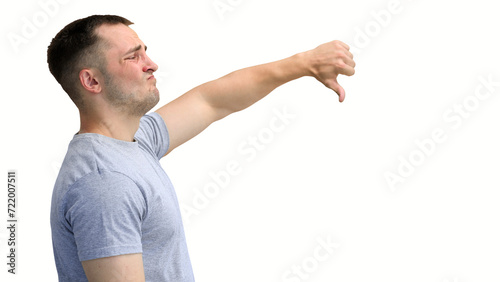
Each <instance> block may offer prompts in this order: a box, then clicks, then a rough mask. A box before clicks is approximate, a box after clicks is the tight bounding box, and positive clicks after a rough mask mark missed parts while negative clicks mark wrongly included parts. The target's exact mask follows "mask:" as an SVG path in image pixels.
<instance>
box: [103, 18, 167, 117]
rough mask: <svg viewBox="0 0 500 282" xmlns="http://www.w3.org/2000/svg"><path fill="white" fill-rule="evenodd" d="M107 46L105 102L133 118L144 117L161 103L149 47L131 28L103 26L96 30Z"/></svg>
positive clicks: (104, 51)
mask: <svg viewBox="0 0 500 282" xmlns="http://www.w3.org/2000/svg"><path fill="white" fill-rule="evenodd" d="M97 32H98V34H99V36H100V37H101V38H102V40H103V41H104V42H105V44H104V46H105V47H104V49H105V50H103V53H104V57H105V58H106V60H105V61H106V65H105V66H104V68H103V70H102V71H103V77H104V79H105V81H104V85H103V88H104V91H105V93H106V95H105V98H106V100H107V101H108V102H109V103H110V105H111V106H113V107H115V108H117V109H119V110H120V111H125V112H127V113H129V114H130V115H133V116H143V115H144V114H146V113H147V112H148V111H149V110H151V109H152V108H153V107H154V106H155V105H156V104H157V103H158V101H159V99H160V96H159V91H158V88H156V78H155V77H154V75H153V73H154V72H155V71H156V70H157V69H158V65H156V64H155V63H154V62H153V61H152V60H151V59H150V58H149V57H148V56H147V55H146V49H147V47H146V45H144V43H143V42H142V41H141V40H140V39H139V36H138V35H137V33H135V32H134V31H133V30H132V29H131V28H130V27H128V26H126V25H123V24H116V25H102V26H100V27H99V28H98V29H97Z"/></svg>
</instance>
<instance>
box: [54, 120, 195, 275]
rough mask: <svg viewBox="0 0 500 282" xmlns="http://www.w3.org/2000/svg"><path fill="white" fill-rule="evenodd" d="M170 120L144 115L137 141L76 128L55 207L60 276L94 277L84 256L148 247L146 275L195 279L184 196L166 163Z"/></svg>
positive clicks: (58, 182) (144, 251)
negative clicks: (179, 193)
mask: <svg viewBox="0 0 500 282" xmlns="http://www.w3.org/2000/svg"><path fill="white" fill-rule="evenodd" d="M168 145H169V137H168V132H167V127H166V125H165V123H164V121H163V119H162V118H161V116H160V115H158V114H157V113H152V114H149V115H146V116H144V117H143V118H142V119H141V122H140V126H139V130H138V131H137V133H136V135H135V141H134V142H125V141H121V140H117V139H113V138H110V137H106V136H103V135H99V134H95V133H84V134H79V135H75V136H74V138H73V140H72V141H71V143H70V144H69V147H68V152H67V154H66V157H65V159H64V162H63V164H62V167H61V170H60V172H59V175H58V177H57V180H56V184H55V187H54V191H53V195H52V207H51V214H50V221H51V228H52V244H53V249H54V257H55V262H56V267H57V272H58V274H59V281H87V278H86V276H85V272H84V270H83V267H82V264H81V261H85V260H91V259H97V258H103V257H110V256H116V255H123V254H133V253H142V257H143V263H144V272H145V275H146V281H194V277H193V271H192V268H191V262H190V259H189V255H188V250H187V245H186V239H185V235H184V228H183V226H182V219H181V214H180V209H179V203H178V200H177V196H176V194H175V191H174V188H173V186H172V183H171V182H170V179H169V178H168V176H167V174H166V173H165V171H164V170H163V169H162V167H161V165H160V162H159V160H160V158H161V157H162V156H163V155H164V154H165V153H166V152H167V149H168Z"/></svg>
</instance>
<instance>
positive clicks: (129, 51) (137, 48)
mask: <svg viewBox="0 0 500 282" xmlns="http://www.w3.org/2000/svg"><path fill="white" fill-rule="evenodd" d="M141 48H142V45H137V46H135V47H132V48H130V50H128V51H127V52H126V53H125V55H128V54H130V53H134V52H137V51H139V50H141ZM146 50H148V46H144V51H146Z"/></svg>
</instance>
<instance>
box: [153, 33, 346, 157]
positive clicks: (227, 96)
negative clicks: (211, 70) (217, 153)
mask: <svg viewBox="0 0 500 282" xmlns="http://www.w3.org/2000/svg"><path fill="white" fill-rule="evenodd" d="M354 67H355V63H354V61H353V56H352V54H351V53H350V52H349V46H347V45H346V44H344V43H343V42H340V41H332V42H329V43H326V44H323V45H320V46H319V47H317V48H315V49H313V50H310V51H307V52H304V53H299V54H297V55H294V56H292V57H289V58H286V59H283V60H280V61H276V62H272V63H268V64H263V65H258V66H254V67H249V68H245V69H241V70H238V71H235V72H232V73H230V74H228V75H226V76H224V77H221V78H219V79H216V80H213V81H210V82H207V83H205V84H202V85H200V86H198V87H196V88H194V89H192V90H190V91H189V92H187V93H185V94H184V95H182V96H180V97H178V98H177V99H175V100H174V101H172V102H170V103H168V104H167V105H165V106H163V107H161V108H160V109H158V110H157V111H156V112H157V113H159V114H160V115H161V116H162V117H163V120H164V121H165V123H166V125H167V128H168V131H169V135H170V147H169V149H168V152H167V154H168V153H170V152H171V151H172V150H173V149H175V148H176V147H178V146H179V145H181V144H182V143H184V142H186V141H188V140H189V139H191V138H192V137H194V136H196V135H197V134H198V133H200V132H201V131H203V130H204V129H205V128H207V127H208V126H209V125H210V124H211V123H213V122H214V121H217V120H219V119H221V118H223V117H225V116H227V115H229V114H231V113H234V112H237V111H240V110H243V109H245V108H247V107H248V106H250V105H252V104H253V103H255V102H257V101H258V100H260V99H262V98H263V97H265V96H266V95H267V94H269V93H270V92H271V91H273V90H274V89H275V88H277V87H278V86H280V85H282V84H284V83H287V82H289V81H292V80H294V79H297V78H299V77H303V76H313V77H315V78H316V79H317V80H319V81H320V82H322V83H323V84H324V85H325V86H326V87H328V88H331V89H332V90H334V91H335V92H337V94H338V95H339V100H340V102H342V101H343V100H344V97H345V91H344V89H343V88H342V87H341V86H340V85H339V84H338V82H337V76H338V75H339V74H344V75H349V76H350V75H353V74H354Z"/></svg>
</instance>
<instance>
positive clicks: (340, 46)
mask: <svg viewBox="0 0 500 282" xmlns="http://www.w3.org/2000/svg"><path fill="white" fill-rule="evenodd" d="M305 56H306V58H307V60H308V62H309V66H310V67H309V68H310V71H311V73H312V76H314V77H315V78H316V79H317V80H319V81H320V82H321V83H323V84H324V85H325V86H326V87H328V88H330V89H332V90H333V91H335V92H337V94H338V95H339V101H340V102H342V101H344V99H345V91H344V88H342V86H340V84H339V83H338V82H337V76H338V75H339V74H344V75H348V76H351V75H353V74H354V67H355V66H356V63H355V62H354V60H353V55H352V54H351V52H349V46H348V45H347V44H345V43H344V42H341V41H338V40H336V41H332V42H328V43H325V44H322V45H320V46H318V47H317V48H315V49H313V50H310V51H307V52H305Z"/></svg>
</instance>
